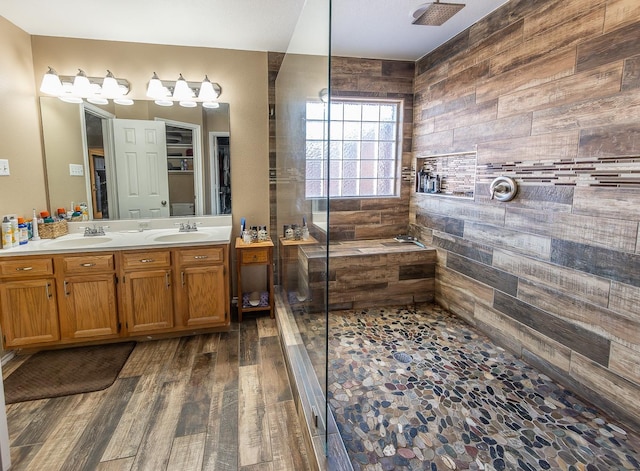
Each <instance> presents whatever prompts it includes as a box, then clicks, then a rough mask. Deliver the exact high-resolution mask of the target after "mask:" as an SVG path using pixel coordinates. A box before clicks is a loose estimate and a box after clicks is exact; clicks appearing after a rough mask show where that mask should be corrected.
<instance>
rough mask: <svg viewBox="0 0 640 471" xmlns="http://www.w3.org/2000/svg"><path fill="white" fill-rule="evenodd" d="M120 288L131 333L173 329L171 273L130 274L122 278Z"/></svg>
mask: <svg viewBox="0 0 640 471" xmlns="http://www.w3.org/2000/svg"><path fill="white" fill-rule="evenodd" d="M123 286H124V289H125V292H126V299H125V304H126V310H127V329H128V330H129V332H130V333H137V332H150V331H154V330H161V329H168V328H171V327H173V295H172V291H171V289H172V288H171V271H170V270H149V271H137V272H136V271H134V272H129V273H127V274H126V275H125V277H124V282H123Z"/></svg>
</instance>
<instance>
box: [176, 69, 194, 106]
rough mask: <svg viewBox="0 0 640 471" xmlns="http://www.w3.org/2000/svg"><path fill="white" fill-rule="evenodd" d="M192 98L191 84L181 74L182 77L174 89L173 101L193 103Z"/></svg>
mask: <svg viewBox="0 0 640 471" xmlns="http://www.w3.org/2000/svg"><path fill="white" fill-rule="evenodd" d="M192 98H193V90H191V88H189V84H188V83H187V81H186V80H185V79H184V77H182V74H180V77H179V78H178V80H176V86H175V88H174V89H173V99H174V100H177V101H192V100H191V99H192Z"/></svg>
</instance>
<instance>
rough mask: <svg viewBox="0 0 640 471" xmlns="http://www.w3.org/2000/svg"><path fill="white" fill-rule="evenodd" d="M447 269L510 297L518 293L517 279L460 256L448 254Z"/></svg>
mask: <svg viewBox="0 0 640 471" xmlns="http://www.w3.org/2000/svg"><path fill="white" fill-rule="evenodd" d="M447 268H449V269H451V270H454V271H456V272H458V273H462V274H463V275H466V276H468V277H470V278H473V279H475V280H477V281H479V282H481V283H484V284H486V285H488V286H491V287H492V288H495V289H497V290H499V291H502V292H504V293H507V294H510V295H511V296H516V295H517V293H518V277H516V276H513V275H511V274H509V273H506V272H504V271H501V270H498V269H496V268H493V267H490V266H487V265H483V264H482V263H478V262H474V261H473V260H469V259H468V258H464V257H461V256H460V255H457V254H454V253H450V254H449V255H448V256H447Z"/></svg>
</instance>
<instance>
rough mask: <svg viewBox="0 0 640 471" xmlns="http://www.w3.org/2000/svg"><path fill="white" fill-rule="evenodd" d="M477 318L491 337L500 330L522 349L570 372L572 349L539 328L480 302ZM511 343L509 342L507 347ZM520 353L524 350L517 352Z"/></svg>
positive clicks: (476, 313) (504, 336)
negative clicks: (547, 335)
mask: <svg viewBox="0 0 640 471" xmlns="http://www.w3.org/2000/svg"><path fill="white" fill-rule="evenodd" d="M474 314H475V318H476V319H477V320H478V323H479V326H480V327H484V328H483V330H484V331H485V332H487V335H489V336H490V337H491V338H493V339H496V340H499V337H492V334H493V333H494V332H496V331H497V332H499V333H500V334H502V335H501V337H503V338H511V339H514V340H516V341H517V342H518V344H519V345H520V346H521V349H525V348H526V349H527V350H530V351H532V352H533V353H535V354H536V355H537V356H538V357H540V358H543V359H544V360H545V361H548V362H549V363H551V364H552V365H553V366H554V367H556V368H558V369H560V370H562V371H564V372H568V371H569V368H570V365H571V349H570V348H569V347H567V346H565V345H563V344H562V343H561V342H558V341H555V340H552V339H549V338H548V337H546V336H545V335H544V334H542V333H540V332H539V331H538V330H537V329H535V328H531V327H529V326H527V325H525V324H523V323H522V322H519V321H518V320H517V319H514V318H512V317H510V316H507V315H505V314H504V313H503V312H500V311H498V310H497V309H494V308H491V307H487V306H485V305H483V304H478V305H477V306H476V310H475V313H474ZM509 346H510V345H509V344H507V347H509ZM517 353H518V354H519V355H521V354H522V352H517Z"/></svg>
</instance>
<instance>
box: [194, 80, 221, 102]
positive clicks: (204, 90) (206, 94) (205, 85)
mask: <svg viewBox="0 0 640 471" xmlns="http://www.w3.org/2000/svg"><path fill="white" fill-rule="evenodd" d="M198 99H200V100H202V101H214V100H217V99H218V92H216V90H215V89H214V88H213V84H212V83H211V80H209V77H208V76H206V75H205V76H204V80H203V81H202V84H201V85H200V93H198Z"/></svg>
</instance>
